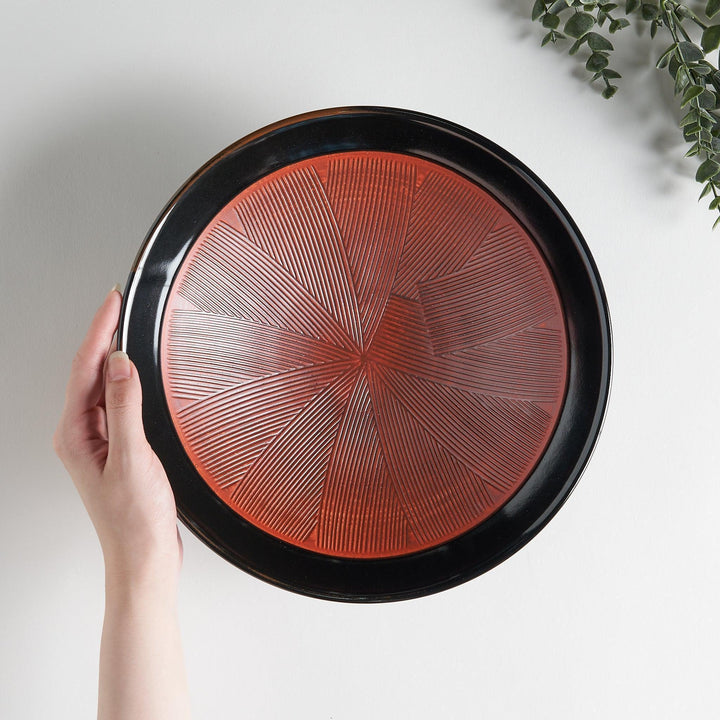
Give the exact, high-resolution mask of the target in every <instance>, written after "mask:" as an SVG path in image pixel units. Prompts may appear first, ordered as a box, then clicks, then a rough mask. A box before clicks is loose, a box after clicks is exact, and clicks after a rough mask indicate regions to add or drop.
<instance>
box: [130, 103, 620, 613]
mask: <svg viewBox="0 0 720 720" xmlns="http://www.w3.org/2000/svg"><path fill="white" fill-rule="evenodd" d="M348 150H375V151H388V152H400V153H404V154H408V155H413V156H416V157H420V158H424V159H426V160H430V161H433V162H436V163H439V164H441V165H444V166H446V167H448V168H450V169H452V170H455V171H456V172H458V173H460V174H461V175H464V176H465V177H467V178H469V179H470V180H472V181H473V182H475V183H476V184H478V185H479V186H480V187H482V188H483V189H485V190H486V191H487V192H489V193H490V194H491V195H492V196H493V197H495V198H496V199H497V200H498V201H499V202H501V203H502V204H503V205H504V206H505V207H506V208H507V209H508V210H509V211H510V213H511V214H512V215H513V216H514V217H515V218H516V219H517V220H518V221H519V222H520V223H521V224H522V225H523V226H524V227H525V229H526V230H527V231H528V233H529V234H530V236H531V237H533V238H534V240H535V242H536V243H537V245H538V247H539V248H540V249H541V251H542V253H543V254H544V256H545V259H546V262H547V263H548V265H549V266H550V268H551V270H552V272H553V275H554V277H555V281H556V284H557V286H558V291H559V293H560V296H561V298H562V300H563V304H564V309H565V313H566V323H567V331H568V339H569V348H570V354H569V355H570V357H569V361H570V362H569V376H568V377H569V379H568V389H567V393H566V399H565V403H564V406H563V409H562V411H561V414H560V418H559V420H558V423H557V426H556V430H555V433H554V434H553V436H552V438H551V440H550V442H549V444H548V446H547V448H546V450H545V453H544V454H543V456H542V458H541V459H540V461H539V462H538V464H537V466H536V467H535V469H534V471H533V472H532V473H531V474H530V476H529V477H528V478H527V480H526V481H525V482H524V483H523V484H522V486H521V487H520V489H519V490H518V491H517V492H516V493H515V494H514V495H513V496H512V497H511V498H510V500H508V501H507V503H506V504H505V505H503V506H502V507H501V508H500V509H499V510H498V511H497V512H495V513H494V514H493V515H492V516H491V517H489V518H488V519H486V520H485V521H483V522H481V523H480V524H479V525H478V526H476V527H475V528H473V529H471V530H469V531H468V532H466V533H464V534H463V535H461V536H459V537H457V538H454V539H453V540H451V541H449V542H447V543H444V544H442V545H439V546H436V547H433V548H429V549H427V550H423V551H420V552H416V553H412V554H408V555H401V556H396V557H391V558H378V559H348V558H340V557H332V556H329V555H323V554H319V553H313V552H310V551H308V550H304V549H302V548H299V547H296V546H294V545H290V544H288V543H285V542H283V541H282V540H279V539H278V538H275V537H273V536H271V535H269V534H267V533H265V532H264V531H262V530H260V529H259V528H257V527H255V526H253V525H252V524H251V523H249V522H247V521H246V520H244V519H243V518H242V517H240V516H239V515H238V514H237V513H235V512H233V511H232V510H231V509H230V508H228V507H227V506H226V505H225V504H224V503H223V502H222V501H221V500H220V499H219V498H218V497H217V496H216V495H215V494H214V493H213V492H212V490H211V489H210V488H209V487H208V486H207V484H206V483H205V481H204V480H203V479H202V477H201V476H200V475H199V473H198V472H197V470H196V469H195V467H194V466H193V465H192V463H191V462H190V460H189V459H188V457H187V455H186V453H185V452H184V449H183V446H182V444H181V443H180V441H179V438H178V436H177V434H176V432H175V430H174V426H173V422H172V419H171V416H170V412H169V409H168V406H167V402H166V399H165V395H164V391H163V383H162V376H161V370H160V331H161V327H162V321H163V312H164V308H165V303H166V300H167V295H168V291H169V288H170V287H171V285H172V283H173V278H174V276H175V274H176V272H177V271H178V269H179V267H180V265H181V264H182V261H183V259H184V258H185V256H186V254H187V252H188V251H189V249H190V247H191V246H192V244H193V243H194V242H195V240H196V239H197V237H198V236H199V235H200V234H201V232H202V231H203V230H204V228H205V227H206V226H207V224H208V223H209V222H210V221H211V220H212V218H213V217H214V216H215V215H216V214H217V212H219V210H220V209H222V207H224V206H225V205H226V204H227V203H228V202H230V200H232V198H234V197H235V196H236V195H237V194H238V193H239V192H241V191H242V190H243V189H244V188H245V187H248V186H249V185H250V184H252V183H253V182H255V181H256V180H258V179H260V178H261V177H263V176H265V175H267V174H268V173H270V172H273V171H274V170H277V169H279V168H280V167H283V166H285V165H288V164H290V163H294V162H298V161H300V160H303V159H306V158H310V157H315V156H317V155H324V154H328V153H333V152H342V151H348ZM118 344H119V347H120V348H121V349H123V350H125V351H126V352H128V354H129V355H130V357H131V358H132V359H133V361H134V362H135V364H136V366H137V368H138V372H139V375H140V379H141V383H142V387H143V398H144V400H143V419H144V423H145V432H146V435H147V437H148V440H149V442H150V444H151V445H152V447H153V448H154V450H155V452H156V453H157V454H158V456H159V458H160V460H161V461H162V463H163V465H164V467H165V469H166V471H167V473H168V476H169V478H170V482H171V485H172V488H173V491H174V493H175V499H176V504H177V508H178V516H179V517H180V519H181V520H182V522H183V523H184V524H185V525H186V526H187V527H188V528H189V529H190V530H191V531H192V532H193V533H194V534H195V535H196V536H198V537H199V538H200V539H201V540H202V541H203V542H204V543H206V544H207V545H208V546H209V547H211V548H212V549H213V550H215V551H216V552H217V553H218V554H219V555H221V556H222V557H224V558H225V559H227V560H229V561H230V562H231V563H233V564H234V565H236V566H238V567H240V568H242V569H243V570H245V571H246V572H249V573H250V574H252V575H254V576H256V577H259V578H262V579H263V580H266V581H268V582H270V583H272V584H274V585H277V586H279V587H282V588H285V589H288V590H292V591H294V592H298V593H301V594H304V595H309V596H312V597H318V598H324V599H329V600H339V601H350V602H384V601H393V600H402V599H409V598H414V597H419V596H423V595H428V594H430V593H434V592H438V591H440V590H444V589H446V588H449V587H452V586H455V585H458V584H460V583H462V582H465V581H467V580H470V579H472V578H474V577H476V576H478V575H480V574H481V573H483V572H486V571H487V570H489V569H491V568H493V567H495V566H496V565H498V564H499V563H501V562H502V561H503V560H505V559H507V558H508V557H509V556H510V555H512V554H513V553H515V552H517V550H519V549H520V548H521V547H522V546H524V545H525V544H526V543H527V542H529V541H530V540H531V539H532V538H533V537H534V536H535V535H536V534H537V533H538V532H539V531H540V530H541V529H542V528H543V527H544V526H545V525H546V524H547V523H548V522H549V520H550V519H551V518H552V517H553V516H554V515H555V513H556V512H557V511H558V510H559V508H560V507H561V506H562V504H563V503H564V502H565V501H566V500H567V498H568V496H569V495H570V493H571V492H572V490H573V488H574V487H575V485H576V483H577V481H578V479H579V478H580V475H581V474H582V471H583V470H584V468H585V466H586V464H587V462H588V460H589V459H590V456H591V454H592V451H593V449H594V447H595V444H596V441H597V438H598V435H599V433H600V431H601V428H602V423H603V419H604V416H605V411H606V407H607V402H608V396H609V391H610V384H611V365H612V348H611V326H610V316H609V312H608V307H607V299H606V296H605V291H604V289H603V286H602V283H601V280H600V276H599V273H598V271H597V268H596V265H595V262H594V260H593V258H592V255H591V254H590V250H589V248H588V246H587V244H586V242H585V240H584V238H583V237H582V235H581V233H580V231H579V229H578V228H577V226H576V224H575V222H574V221H573V220H572V218H571V217H570V215H569V214H568V212H567V211H566V210H565V208H564V207H563V206H562V205H561V203H560V202H559V200H558V199H557V198H556V197H555V196H554V195H553V193H552V192H551V191H550V190H549V189H548V187H547V186H546V185H545V184H544V183H543V182H542V181H541V180H540V179H539V178H538V177H537V176H536V175H535V174H534V173H533V172H532V171H530V170H529V169H528V168H527V167H526V166H525V165H523V164H522V163H521V162H520V161H519V160H518V159H517V158H515V157H513V156H512V155H511V154H510V153H508V152H507V151H506V150H504V149H502V148H500V147H499V146H497V145H496V144H495V143H493V142H491V141H490V140H488V139H486V138H484V137H482V136H481V135H478V134H477V133H475V132H473V131H471V130H468V129H467V128H464V127H462V126H460V125H457V124H455V123H452V122H449V121H447V120H443V119H441V118H437V117H434V116H431V115H426V114H423V113H418V112H414V111H410V110H402V109H397V108H385V107H363V106H358V107H341V108H330V109H326V110H320V111H316V112H311V113H306V114H302V115H298V116H294V117H291V118H288V119H286V120H284V121H281V122H279V123H275V124H273V125H270V126H267V127H265V128H262V129H261V130H258V131H257V132H255V133H252V134H251V135H248V136H246V137H245V138H242V139H241V140H238V141H237V142H235V143H233V144H232V145H230V146H229V147H227V148H226V149H225V150H223V151H222V152H220V153H218V154H217V155H216V156H215V157H214V158H212V159H211V160H210V161H209V162H207V163H206V164H205V165H204V166H203V167H201V168H200V169H199V170H198V171H197V172H196V173H195V174H193V175H192V176H191V177H190V178H189V179H188V180H187V181H186V182H185V183H184V185H183V186H182V187H181V188H180V189H179V190H178V192H177V193H176V194H175V195H174V196H173V198H172V199H171V200H170V201H169V202H168V204H167V205H166V207H165V208H164V209H163V211H162V212H161V213H160V215H159V216H158V218H157V220H156V221H155V223H154V224H153V226H152V228H151V229H150V232H149V233H148V235H147V237H146V238H145V241H144V243H143V244H142V246H141V248H140V251H139V253H138V255H137V257H136V260H135V262H134V264H133V268H132V271H131V273H130V276H129V278H128V281H127V285H126V289H125V293H124V299H123V307H122V311H121V317H120V324H119V329H118Z"/></svg>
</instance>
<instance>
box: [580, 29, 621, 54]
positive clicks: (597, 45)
mask: <svg viewBox="0 0 720 720" xmlns="http://www.w3.org/2000/svg"><path fill="white" fill-rule="evenodd" d="M585 37H586V38H587V43H588V45H589V46H590V49H591V50H595V51H598V50H614V48H613V45H612V43H611V42H610V41H609V40H607V39H606V38H604V37H603V36H602V35H600V34H599V33H596V32H589V33H588V34H587V35H585Z"/></svg>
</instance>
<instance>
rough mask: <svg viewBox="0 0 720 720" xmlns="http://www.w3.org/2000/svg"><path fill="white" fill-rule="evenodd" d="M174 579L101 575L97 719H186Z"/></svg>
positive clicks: (184, 685)
mask: <svg viewBox="0 0 720 720" xmlns="http://www.w3.org/2000/svg"><path fill="white" fill-rule="evenodd" d="M175 585H176V580H175V579H174V578H172V577H170V578H168V579H162V578H158V579H157V580H156V581H151V582H145V583H134V582H130V581H128V580H127V579H125V578H120V579H118V578H116V577H113V576H111V575H108V577H106V583H105V621H104V624H103V632H102V641H101V645H100V684H99V697H98V720H165V719H166V718H167V719H168V720H187V719H188V718H190V699H189V694H188V687H187V680H186V677H185V668H184V663H183V654H182V647H181V641H180V628H179V624H178V617H177V603H176V596H177V591H176V587H175Z"/></svg>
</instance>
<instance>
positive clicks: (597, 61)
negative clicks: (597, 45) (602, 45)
mask: <svg viewBox="0 0 720 720" xmlns="http://www.w3.org/2000/svg"><path fill="white" fill-rule="evenodd" d="M607 66H608V59H607V56H606V55H603V54H602V53H593V54H592V55H591V56H590V57H589V58H588V61H587V62H586V63H585V67H586V68H587V69H588V70H589V71H590V72H600V71H601V70H604V69H605V68H606V67H607Z"/></svg>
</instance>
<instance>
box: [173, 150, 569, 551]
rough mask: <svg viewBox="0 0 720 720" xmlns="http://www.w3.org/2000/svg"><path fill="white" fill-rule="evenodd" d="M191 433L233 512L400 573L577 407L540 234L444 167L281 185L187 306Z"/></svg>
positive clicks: (181, 352) (264, 188) (321, 165)
mask: <svg viewBox="0 0 720 720" xmlns="http://www.w3.org/2000/svg"><path fill="white" fill-rule="evenodd" d="M168 308H169V311H168V314H167V318H168V320H167V321H166V322H165V324H164V327H163V361H162V363H163V365H162V366H163V374H164V381H165V384H166V390H167V394H168V399H169V404H170V406H171V412H172V414H173V418H174V421H175V424H176V428H177V430H178V433H179V435H180V438H181V440H182V442H183V444H184V446H185V448H186V450H187V452H188V454H189V456H190V458H191V460H192V461H193V462H194V464H195V465H196V467H197V468H198V470H199V472H200V473H201V474H202V475H203V477H204V478H205V480H206V481H207V482H208V484H209V485H210V487H211V488H213V490H214V491H215V492H216V493H217V494H218V495H219V497H220V498H221V499H222V500H223V501H224V502H226V503H227V504H228V505H230V506H231V507H233V508H234V509H235V510H236V511H237V512H239V513H240V514H241V515H243V516H244V517H246V518H248V519H249V520H250V521H252V522H253V523H255V524H256V525H258V526H259V527H262V528H263V529H265V530H267V531H268V532H270V533H271V534H274V535H276V536H278V537H280V538H282V539H284V540H286V541H288V542H291V543H294V544H297V545H300V546H302V547H307V548H310V549H313V550H315V551H319V552H325V553H329V554H333V555H338V556H348V557H382V556H389V555H396V554H401V553H406V552H411V551H413V550H417V549H420V548H424V547H430V546H433V545H435V544H438V543H441V542H443V541H446V540H448V539H450V538H452V537H455V536H456V535H458V534H459V533H461V532H464V531H466V530H468V529H470V528H471V527H473V526H474V525H476V524H477V523H478V522H481V521H482V520H483V519H484V518H486V517H488V516H489V515H490V514H491V513H492V512H494V511H495V510H496V509H497V508H498V507H500V506H501V505H502V504H503V503H504V502H506V500H507V499H508V498H509V497H510V496H511V495H512V494H513V493H514V492H515V490H516V489H517V488H518V487H519V485H520V484H521V483H522V482H523V480H524V479H525V478H526V477H527V475H528V473H529V472H530V471H531V470H532V468H533V467H534V465H535V463H536V462H537V460H538V458H539V457H540V456H541V454H542V452H543V450H544V448H545V446H546V444H547V441H548V439H549V437H550V435H551V433H552V430H553V427H554V424H555V422H556V420H557V416H558V413H559V410H560V407H561V405H562V399H563V395H564V388H565V382H566V372H567V345H566V339H565V330H564V320H563V315H562V309H561V306H560V302H559V300H558V297H557V293H556V291H555V289H554V284H553V281H552V278H551V276H550V274H549V271H548V270H547V268H546V267H545V265H544V263H543V261H542V259H541V257H540V255H539V253H538V251H537V250H536V249H535V247H534V244H533V243H532V240H530V239H529V237H528V236H527V235H526V234H525V232H524V231H523V230H522V228H521V227H520V226H519V225H518V224H517V223H516V222H515V221H514V220H513V218H512V217H511V216H510V215H509V214H508V213H507V211H505V210H504V209H503V208H502V207H501V206H500V205H499V204H497V203H496V202H495V201H494V200H493V199H492V198H491V197H490V196H489V195H487V194H486V193H485V192H484V191H482V190H480V189H479V188H478V187H477V186H475V185H473V184H471V183H470V182H469V181H466V180H464V179H462V178H460V177H459V176H457V175H455V174H454V173H452V172H451V171H449V170H445V169H443V168H440V167H439V166H437V165H435V164H433V163H430V162H428V161H424V160H419V159H417V158H409V157H406V156H400V155H393V154H391V153H362V152H353V153H342V154H338V155H335V156H328V157H326V158H316V159H314V160H312V161H304V162H302V163H298V164H296V165H295V166H291V167H290V168H286V169H283V170H281V171H278V172H276V173H273V174H271V175H270V176H268V177H267V178H265V179H263V180H262V181H260V182H258V183H256V184H255V185H254V186H252V187H251V188H249V189H248V190H246V191H245V192H244V193H242V194H241V195H240V196H238V198H236V199H235V201H233V202H232V203H231V204H230V205H229V206H228V207H226V208H225V209H224V210H223V211H222V212H221V213H220V214H219V215H218V217H217V218H216V219H215V220H214V221H213V223H211V225H210V226H209V228H208V230H207V231H206V232H205V233H204V234H203V236H202V237H201V239H200V240H199V241H198V242H197V243H196V244H195V247H194V248H193V250H192V251H191V253H190V255H189V257H188V258H187V259H186V261H185V263H184V265H183V267H182V269H181V271H180V273H179V280H178V281H177V282H176V285H175V287H174V288H173V289H172V291H171V297H170V300H169V303H168Z"/></svg>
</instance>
